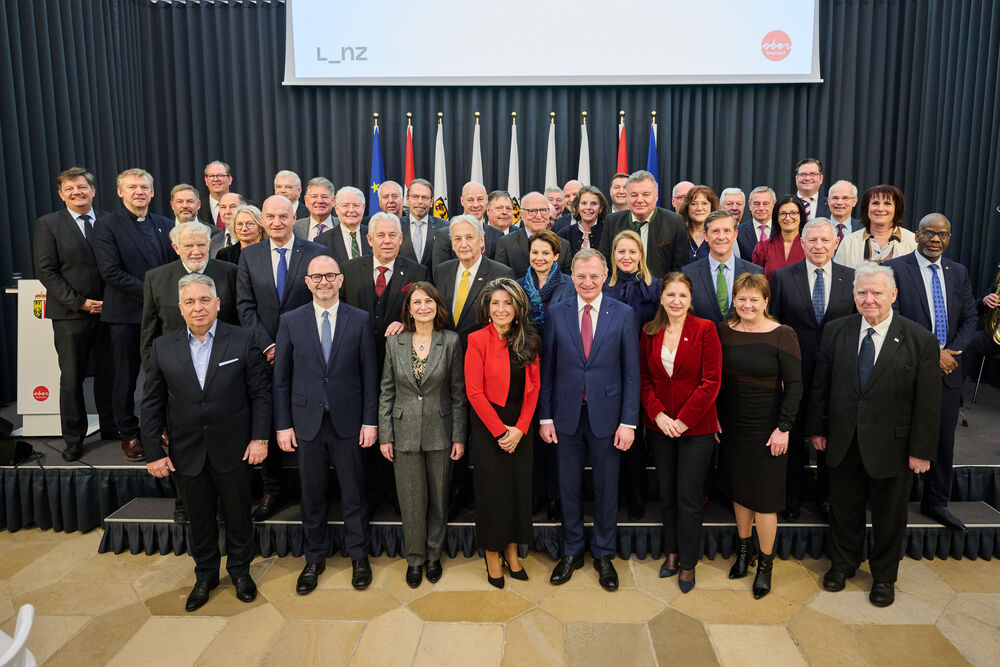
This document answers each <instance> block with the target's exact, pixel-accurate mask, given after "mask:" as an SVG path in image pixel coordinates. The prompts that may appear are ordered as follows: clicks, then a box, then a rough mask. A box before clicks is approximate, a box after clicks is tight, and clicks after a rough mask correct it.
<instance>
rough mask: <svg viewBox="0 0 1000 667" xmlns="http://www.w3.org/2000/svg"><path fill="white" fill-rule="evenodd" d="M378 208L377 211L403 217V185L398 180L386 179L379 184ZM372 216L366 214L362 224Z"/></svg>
mask: <svg viewBox="0 0 1000 667" xmlns="http://www.w3.org/2000/svg"><path fill="white" fill-rule="evenodd" d="M376 195H378V208H379V210H378V211H377V212H381V213H392V214H393V215H394V216H396V217H397V218H399V219H400V220H401V221H402V219H403V186H402V185H400V184H399V183H397V182H396V181H391V180H388V179H386V180H384V181H382V184H381V185H379V186H378V192H377V193H376ZM371 218H372V216H370V215H366V216H365V217H364V218H362V220H361V224H363V225H367V224H368V221H369V220H371Z"/></svg>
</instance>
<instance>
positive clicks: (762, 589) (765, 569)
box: [753, 553, 774, 600]
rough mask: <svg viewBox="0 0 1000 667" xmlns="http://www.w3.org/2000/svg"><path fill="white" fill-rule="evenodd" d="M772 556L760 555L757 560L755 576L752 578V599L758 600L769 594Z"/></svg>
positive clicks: (772, 563)
mask: <svg viewBox="0 0 1000 667" xmlns="http://www.w3.org/2000/svg"><path fill="white" fill-rule="evenodd" d="M773 565H774V554H773V553H769V554H760V555H759V556H758V558H757V575H756V576H755V577H754V578H753V599H754V600H759V599H761V598H762V597H764V596H765V595H767V594H768V593H770V592H771V569H772V566H773Z"/></svg>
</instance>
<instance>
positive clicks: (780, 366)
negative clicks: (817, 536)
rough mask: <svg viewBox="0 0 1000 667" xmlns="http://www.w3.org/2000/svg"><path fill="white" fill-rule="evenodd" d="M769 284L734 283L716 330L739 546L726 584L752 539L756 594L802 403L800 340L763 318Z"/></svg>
mask: <svg viewBox="0 0 1000 667" xmlns="http://www.w3.org/2000/svg"><path fill="white" fill-rule="evenodd" d="M770 297H771V290H770V286H769V285H768V282H767V279H765V278H764V276H762V275H760V274H751V273H744V274H743V275H741V276H739V277H737V278H736V280H734V281H733V308H732V313H731V314H730V319H729V320H728V321H726V322H722V323H720V324H719V340H720V341H721V342H722V389H721V390H720V392H719V399H718V402H717V407H718V414H719V423H720V425H721V427H722V450H721V451H722V455H723V457H724V459H725V464H726V470H728V471H729V483H730V488H731V490H732V496H733V510H734V512H735V513H736V528H737V530H738V531H739V538H740V542H739V547H738V549H737V554H736V562H735V563H734V564H733V567H732V569H731V570H730V571H729V578H730V579H739V578H742V577H745V576H746V575H747V567H748V566H749V565H752V564H753V555H752V552H751V539H752V538H751V535H752V530H753V526H754V524H756V525H757V541H758V543H759V545H760V553H759V562H758V564H757V575H756V576H755V577H754V581H753V596H754V598H757V599H760V598H762V597H764V596H765V595H767V594H768V592H770V590H771V566H772V563H773V561H774V538H775V534H776V533H777V530H778V514H777V513H778V512H780V511H781V510H783V509H784V508H785V467H786V465H787V457H786V456H785V453H786V452H787V451H788V431H789V430H790V429H791V427H792V424H793V423H794V422H795V415H796V413H797V412H798V409H799V401H800V400H801V398H802V362H801V358H800V356H799V341H798V338H797V337H796V336H795V331H794V330H792V328H791V327H788V326H785V325H782V324H779V323H778V322H777V320H775V319H774V318H773V317H771V316H770V315H768V313H767V301H768V299H769V298H770Z"/></svg>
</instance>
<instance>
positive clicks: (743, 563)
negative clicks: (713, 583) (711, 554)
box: [729, 537, 754, 579]
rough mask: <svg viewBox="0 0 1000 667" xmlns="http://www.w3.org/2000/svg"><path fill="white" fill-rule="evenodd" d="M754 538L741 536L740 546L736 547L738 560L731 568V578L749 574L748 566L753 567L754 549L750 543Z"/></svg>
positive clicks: (739, 577) (740, 577)
mask: <svg viewBox="0 0 1000 667" xmlns="http://www.w3.org/2000/svg"><path fill="white" fill-rule="evenodd" d="M752 539H753V538H750V537H741V538H740V543H739V546H737V547H736V562H735V563H733V566H732V567H731V568H730V569H729V578H730V579H742V578H743V577H745V576H747V568H749V567H753V564H754V549H753V545H752V544H751V543H750V542H751V540H752Z"/></svg>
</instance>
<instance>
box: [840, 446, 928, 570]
mask: <svg viewBox="0 0 1000 667" xmlns="http://www.w3.org/2000/svg"><path fill="white" fill-rule="evenodd" d="M912 485H913V473H912V472H911V471H910V469H909V468H904V469H902V470H900V471H899V474H898V475H896V476H895V477H890V478H888V479H874V478H872V477H871V476H870V475H869V474H868V471H867V470H865V465H864V463H863V462H862V460H861V451H860V450H859V449H858V442H857V439H855V440H854V442H852V443H851V446H850V448H849V449H848V450H847V454H846V456H845V457H844V460H843V461H841V462H840V465H838V466H836V467H831V468H830V537H831V548H830V552H831V558H830V559H831V561H832V565H833V567H834V568H835V569H837V570H840V571H842V572H853V571H854V570H856V569H857V568H858V566H859V565H860V564H861V557H862V553H863V549H864V544H865V502H866V501H867V502H868V504H869V505H870V506H871V515H872V533H873V538H874V539H873V545H872V549H871V553H870V554H868V561H869V564H870V565H871V572H872V579H874V580H875V581H876V582H880V583H894V582H895V581H896V574H897V573H898V571H899V559H900V555H901V554H902V551H903V536H904V534H905V533H906V514H907V500H908V499H909V496H910V487H911V486H912Z"/></svg>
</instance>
